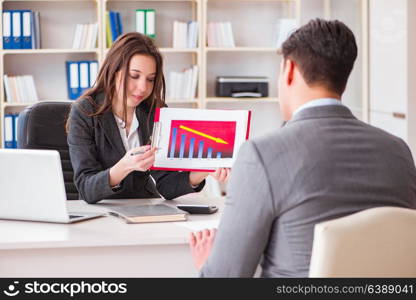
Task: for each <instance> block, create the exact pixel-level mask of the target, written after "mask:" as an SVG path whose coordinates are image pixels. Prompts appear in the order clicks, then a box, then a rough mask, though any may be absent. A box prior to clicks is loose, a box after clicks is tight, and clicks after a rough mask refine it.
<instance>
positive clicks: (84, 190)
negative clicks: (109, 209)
mask: <svg viewBox="0 0 416 300" xmlns="http://www.w3.org/2000/svg"><path fill="white" fill-rule="evenodd" d="M103 99H104V96H103V95H99V96H98V97H96V101H97V102H98V103H100V102H101V101H103ZM93 111H94V107H93V105H92V104H91V103H90V102H89V101H88V100H86V99H82V100H79V101H77V102H75V103H74V104H73V105H72V108H71V112H70V115H69V132H68V145H69V153H70V157H71V162H72V166H73V168H74V181H75V185H76V187H77V189H78V191H79V194H80V196H81V198H82V199H84V200H85V201H87V202H88V203H96V202H98V201H100V200H102V199H112V198H155V197H159V194H158V192H159V193H160V194H161V195H162V196H163V197H164V198H166V199H173V198H176V197H179V196H182V195H185V194H188V193H192V192H199V191H200V190H201V189H202V188H203V187H204V184H205V181H203V182H202V183H201V184H200V185H199V186H198V187H197V188H195V189H194V188H192V186H191V185H190V184H189V172H168V171H146V172H138V171H134V172H132V173H130V174H129V175H128V176H127V177H126V178H125V179H124V180H123V181H122V182H121V188H120V189H118V191H113V190H112V189H111V187H110V185H109V171H110V168H111V167H112V166H114V165H115V164H116V163H117V162H118V161H119V160H120V159H121V158H122V157H123V156H124V155H125V153H126V150H125V149H124V145H123V142H122V140H121V136H120V132H119V129H118V127H117V123H116V120H115V119H114V115H113V113H112V111H111V110H110V111H107V112H105V113H104V114H103V115H100V116H96V117H89V116H88V115H87V114H86V113H91V112H93ZM136 116H137V119H138V120H139V129H138V130H139V138H140V143H141V145H145V144H146V143H147V142H148V141H149V138H150V135H151V132H152V127H153V116H154V112H152V113H150V114H149V107H148V106H147V105H146V104H145V103H142V104H141V105H139V106H138V107H137V108H136ZM149 116H150V119H149ZM148 119H149V120H148ZM149 175H151V176H152V177H153V178H154V179H155V181H156V184H157V191H156V188H155V185H154V183H153V181H152V180H151V178H150V176H149Z"/></svg>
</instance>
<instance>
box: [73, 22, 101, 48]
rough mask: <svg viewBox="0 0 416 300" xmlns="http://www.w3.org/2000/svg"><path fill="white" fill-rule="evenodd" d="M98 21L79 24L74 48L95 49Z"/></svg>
mask: <svg viewBox="0 0 416 300" xmlns="http://www.w3.org/2000/svg"><path fill="white" fill-rule="evenodd" d="M97 37H98V23H93V24H77V27H76V29H75V35H74V41H73V43H72V49H94V48H95V47H96V45H97Z"/></svg>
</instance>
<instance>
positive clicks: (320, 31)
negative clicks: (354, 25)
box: [281, 19, 357, 95]
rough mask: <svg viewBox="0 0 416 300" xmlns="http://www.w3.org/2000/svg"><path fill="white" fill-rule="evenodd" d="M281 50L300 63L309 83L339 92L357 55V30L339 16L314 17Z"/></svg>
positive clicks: (291, 36) (284, 54) (345, 82)
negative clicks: (338, 17) (328, 19)
mask: <svg viewBox="0 0 416 300" xmlns="http://www.w3.org/2000/svg"><path fill="white" fill-rule="evenodd" d="M281 51H282V54H283V57H284V59H285V60H286V59H290V60H293V61H294V62H295V63H296V64H297V65H298V67H299V69H300V72H301V73H302V76H303V78H304V79H305V81H306V83H307V84H308V85H309V86H314V85H323V86H325V87H326V88H327V89H329V90H330V91H332V92H335V93H337V94H339V95H341V94H342V93H343V92H344V90H345V87H346V85H347V81H348V76H349V75H350V73H351V71H352V68H353V66H354V62H355V59H356V58H357V44H356V42H355V37H354V34H353V33H352V31H351V30H350V29H349V28H348V27H347V26H346V25H345V24H344V23H342V22H340V21H337V20H335V21H326V20H322V19H314V20H311V21H310V22H309V23H307V24H306V25H304V26H302V27H300V28H299V29H297V30H296V31H295V32H293V33H292V34H291V35H290V36H289V38H288V39H287V40H286V41H285V42H284V43H283V45H282V49H281Z"/></svg>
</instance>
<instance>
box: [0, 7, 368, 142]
mask: <svg viewBox="0 0 416 300" xmlns="http://www.w3.org/2000/svg"><path fill="white" fill-rule="evenodd" d="M368 1H369V0H354V1H345V0H344V1H343V0H147V1H137V0H0V7H1V9H31V10H34V11H40V23H41V42H42V45H41V49H33V50H32V49H31V50H4V49H3V47H0V69H1V74H0V89H1V90H3V91H4V86H3V77H4V74H10V75H23V74H31V75H33V76H34V80H35V84H36V88H37V92H38V95H39V98H40V101H45V100H55V101H56V100H62V101H64V100H67V99H68V96H67V83H66V70H65V61H66V60H98V62H99V63H100V62H102V61H103V59H104V58H105V56H106V54H107V51H108V49H107V46H106V30H105V29H106V23H105V20H106V17H105V12H106V11H108V10H113V11H117V12H120V15H121V18H122V23H123V32H128V31H134V30H135V14H134V12H135V10H136V9H146V8H153V9H155V10H156V20H157V21H156V38H155V43H156V45H157V46H158V47H159V49H160V51H161V53H162V55H163V56H164V59H165V61H164V62H165V66H164V67H165V68H164V69H165V76H166V79H167V80H168V74H169V72H170V71H181V70H183V69H184V68H186V67H189V66H190V65H193V64H195V65H197V66H198V67H199V74H198V86H197V97H196V98H195V99H191V100H189V99H175V100H172V99H167V103H168V105H169V106H172V107H194V108H213V109H215V108H218V109H228V108H229V109H250V110H252V112H253V114H252V116H253V120H252V131H251V132H252V134H251V136H252V137H255V136H259V135H262V134H264V133H267V132H268V131H270V130H275V129H276V128H278V127H280V123H281V120H280V117H279V101H278V98H277V97H278V91H277V76H278V70H279V63H280V59H281V57H280V56H279V55H277V53H276V51H277V46H276V43H275V40H276V31H277V30H276V26H275V24H276V23H277V20H278V19H280V18H294V19H296V20H297V21H298V22H299V23H300V24H304V23H306V22H307V21H308V20H309V19H310V18H315V17H327V18H329V17H337V18H340V19H342V20H343V21H345V22H346V23H347V24H348V25H349V26H352V27H353V30H354V32H355V33H356V34H357V38H359V39H360V43H361V45H360V47H365V45H367V42H366V38H367V37H366V32H367V29H366V26H367V21H366V18H365V16H366V14H367V12H366V10H365V9H366V6H365V5H364V4H365V3H367V2H368ZM345 2H348V3H349V4H348V3H347V4H345ZM363 3H364V4H363ZM253 12H254V13H253ZM0 17H2V16H0ZM175 20H177V21H181V22H188V21H198V24H199V28H198V47H197V48H193V49H189V48H179V49H178V48H173V41H172V31H173V22H174V21H175ZM223 21H229V22H231V23H232V29H233V35H234V40H235V44H236V47H233V48H221V47H208V46H207V40H206V36H207V24H208V22H223ZM94 22H98V27H99V30H98V39H97V48H94V49H82V50H78V49H71V47H72V41H73V37H74V32H75V27H76V24H85V23H94ZM253 24H255V26H254V25H253ZM1 26H2V22H0V28H1ZM2 32H3V31H2V30H0V33H2ZM259 32H261V34H259ZM0 45H1V46H2V38H1V39H0ZM366 53H367V52H366V51H364V53H362V54H361V55H360V60H361V63H360V64H359V66H358V68H357V66H356V69H358V70H357V71H356V73H355V74H353V77H354V79H353V81H354V83H353V85H352V87H353V89H354V90H356V92H354V93H353V94H351V95H349V96H348V97H347V98H350V99H353V100H351V101H350V102H348V99H347V100H346V101H347V104H348V105H349V106H350V107H351V108H353V109H354V112H355V113H356V114H359V115H360V118H361V119H363V120H366V114H367V110H368V109H367V108H366V104H365V103H367V102H368V99H367V98H366V96H367V92H366V87H367V85H368V84H367V81H366V80H367V76H368V74H367V73H366V71H365V68H366V66H367V57H366V56H365V54H366ZM217 76H267V77H268V78H269V97H264V98H249V99H248V98H244V99H243V98H239V99H238V98H229V97H216V96H215V79H216V77H217ZM355 98H357V99H358V100H354V99H355ZM30 104H32V103H8V102H6V99H5V94H4V92H2V93H1V94H0V141H1V146H3V142H4V137H3V124H4V115H5V114H8V113H18V112H20V111H21V110H23V109H24V107H26V106H27V105H30Z"/></svg>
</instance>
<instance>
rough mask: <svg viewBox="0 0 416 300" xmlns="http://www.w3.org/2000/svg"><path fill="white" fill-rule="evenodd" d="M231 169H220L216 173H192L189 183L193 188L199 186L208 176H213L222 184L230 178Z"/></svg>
mask: <svg viewBox="0 0 416 300" xmlns="http://www.w3.org/2000/svg"><path fill="white" fill-rule="evenodd" d="M230 173H231V169H230V168H218V169H217V170H215V172H190V174H189V183H190V184H191V185H192V186H197V185H199V184H200V183H201V182H202V181H203V180H204V179H205V178H207V177H208V175H211V176H212V177H213V178H215V179H216V180H217V181H218V182H220V183H225V182H227V180H228V177H229V176H230Z"/></svg>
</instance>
